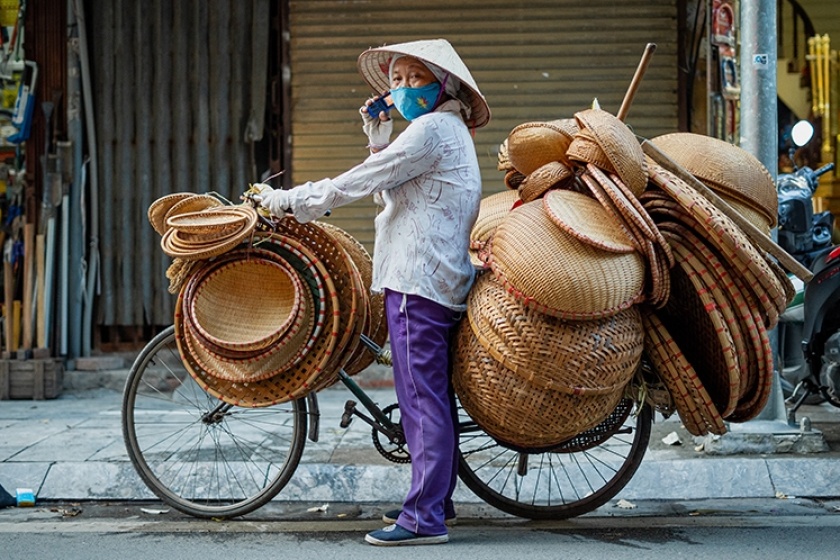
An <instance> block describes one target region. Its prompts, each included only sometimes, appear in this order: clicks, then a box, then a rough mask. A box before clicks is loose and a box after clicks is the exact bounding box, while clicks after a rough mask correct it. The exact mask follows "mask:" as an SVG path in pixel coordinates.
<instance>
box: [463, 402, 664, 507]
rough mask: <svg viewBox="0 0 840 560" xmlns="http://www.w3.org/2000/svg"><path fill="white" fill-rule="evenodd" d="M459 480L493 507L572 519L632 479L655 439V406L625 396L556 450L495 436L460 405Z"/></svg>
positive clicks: (598, 505)
mask: <svg viewBox="0 0 840 560" xmlns="http://www.w3.org/2000/svg"><path fill="white" fill-rule="evenodd" d="M459 415H460V418H459V424H460V426H459V427H460V443H459V453H460V461H459V470H458V475H459V477H460V478H461V480H462V481H463V482H464V483H465V484H466V485H467V487H469V488H470V490H472V491H473V492H474V493H475V494H476V495H477V496H478V497H479V498H481V499H482V500H484V501H485V502H487V503H488V504H490V505H491V506H493V507H496V508H498V509H500V510H501V511H504V512H505V513H510V514H511V515H516V516H519V517H525V518H529V519H567V518H569V517H575V516H578V515H583V514H584V513H588V512H590V511H592V510H594V509H597V508H598V507H600V506H602V505H604V504H605V503H606V502H607V501H608V500H609V499H610V498H612V497H614V496H615V495H616V494H617V493H618V492H619V491H620V490H621V489H622V488H624V486H626V485H627V483H628V482H629V481H630V479H631V478H632V476H633V474H634V473H635V472H636V469H637V468H638V467H639V464H641V462H642V459H643V458H644V454H645V451H646V450H647V445H648V441H649V440H650V429H651V422H652V412H651V408H650V407H649V406H642V407H641V408H638V405H636V404H635V403H634V402H633V401H632V400H630V399H624V400H622V401H621V402H620V403H619V404H618V407H617V408H616V409H615V410H614V411H613V412H612V413H611V414H610V416H609V417H608V418H607V419H606V420H604V421H603V422H602V423H601V424H599V425H598V426H596V427H595V428H593V429H591V430H588V431H586V432H584V433H582V434H579V435H577V436H575V437H574V438H572V439H571V440H569V441H567V442H565V443H563V444H560V445H558V446H555V447H552V448H550V449H520V448H516V447H515V446H512V445H509V444H506V443H504V442H500V441H498V440H496V439H494V438H493V437H491V436H489V435H488V434H487V433H485V432H484V430H482V429H481V427H479V426H478V425H477V424H476V423H475V422H474V421H473V420H472V419H470V418H469V416H467V414H466V412H465V411H464V410H463V409H459Z"/></svg>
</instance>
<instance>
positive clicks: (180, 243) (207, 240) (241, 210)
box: [160, 197, 258, 260]
mask: <svg viewBox="0 0 840 560" xmlns="http://www.w3.org/2000/svg"><path fill="white" fill-rule="evenodd" d="M208 198H210V197H208ZM184 202H189V199H187V200H185V201H184ZM224 211H225V212H226V213H230V214H231V215H235V216H239V217H242V218H244V219H243V220H241V221H240V222H239V225H238V226H234V228H233V229H232V230H231V233H229V234H225V235H224V236H222V237H218V236H216V235H215V234H208V235H207V236H203V235H202V234H189V236H188V237H186V238H185V237H183V235H182V234H181V232H180V231H179V230H178V229H176V228H169V229H168V230H167V231H166V233H164V234H163V237H162V238H161V240H160V246H161V249H163V252H164V253H166V254H167V255H169V256H170V257H173V258H181V259H185V260H199V259H209V258H212V257H216V256H218V255H221V254H223V253H226V252H227V251H230V250H231V249H233V248H234V247H236V246H237V245H239V244H240V243H242V242H243V241H245V239H247V238H248V237H249V236H251V235H252V234H253V233H254V228H255V227H256V224H257V220H258V214H257V211H256V210H255V209H254V208H252V207H250V206H245V205H239V206H228V207H226V208H225V209H224ZM218 212H221V210H219V211H218ZM176 215H177V214H176Z"/></svg>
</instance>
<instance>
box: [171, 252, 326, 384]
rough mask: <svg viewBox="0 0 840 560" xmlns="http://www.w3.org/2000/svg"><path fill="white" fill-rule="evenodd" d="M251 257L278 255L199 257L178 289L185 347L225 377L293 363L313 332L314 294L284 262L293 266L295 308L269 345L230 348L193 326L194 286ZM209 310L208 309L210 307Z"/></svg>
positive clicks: (261, 373)
mask: <svg viewBox="0 0 840 560" xmlns="http://www.w3.org/2000/svg"><path fill="white" fill-rule="evenodd" d="M253 259H257V260H259V261H262V262H272V263H275V262H278V259H280V257H278V256H277V255H276V254H274V253H272V252H269V251H258V250H241V251H233V252H230V253H227V254H225V255H223V256H222V257H220V258H219V259H218V260H214V261H201V262H202V263H203V266H201V267H200V269H199V270H197V271H196V272H195V273H194V274H193V275H192V276H191V277H190V278H189V280H188V281H187V283H186V284H185V286H184V288H183V289H182V290H181V292H180V300H179V301H181V304H182V306H183V307H182V308H181V309H180V310H179V313H180V315H181V322H182V327H183V336H184V339H185V342H186V344H187V347H188V349H189V351H190V352H191V353H192V354H193V357H194V359H195V360H196V361H197V362H198V363H199V364H201V366H202V367H203V368H205V369H206V370H207V371H208V372H209V373H210V374H211V375H214V376H215V377H218V378H220V379H223V380H226V381H260V380H263V379H267V378H269V377H271V376H273V375H277V374H279V373H282V372H283V371H285V370H287V369H288V368H290V367H292V366H294V365H295V364H297V362H299V361H300V360H301V359H302V357H303V355H304V354H305V353H306V352H308V351H309V350H310V349H311V346H310V345H308V340H309V338H310V337H311V336H312V334H313V329H314V326H315V321H316V314H317V312H316V309H315V304H314V296H313V294H312V292H310V290H309V288H308V286H306V287H304V283H303V282H302V277H301V276H300V275H299V273H298V272H297V270H296V269H294V268H293V267H292V266H291V264H288V263H286V264H288V266H289V267H290V268H293V269H294V270H295V272H294V278H295V280H297V282H296V289H297V290H298V293H297V295H298V296H299V304H298V309H297V312H296V313H295V315H294V317H293V321H292V322H291V323H290V324H289V326H288V328H287V329H286V330H285V332H283V333H282V335H281V336H280V337H278V338H277V339H276V340H274V341H273V342H271V343H270V344H269V345H267V346H264V347H259V348H254V349H232V348H228V347H225V346H220V345H218V344H217V341H216V340H211V339H208V338H207V336H206V332H205V331H204V330H203V329H199V328H198V327H197V325H196V323H197V321H196V317H195V312H194V307H195V306H194V305H193V303H194V301H195V297H196V296H195V294H196V292H197V288H199V287H200V286H201V285H202V284H203V283H204V281H205V280H206V279H207V278H209V277H212V275H213V274H214V273H215V272H216V271H218V270H220V269H224V268H225V267H230V266H238V265H240V264H241V263H242V262H243V261H245V260H253ZM234 290H235V288H234ZM210 311H211V312H212V309H210ZM319 319H320V317H319ZM246 322H247V321H246Z"/></svg>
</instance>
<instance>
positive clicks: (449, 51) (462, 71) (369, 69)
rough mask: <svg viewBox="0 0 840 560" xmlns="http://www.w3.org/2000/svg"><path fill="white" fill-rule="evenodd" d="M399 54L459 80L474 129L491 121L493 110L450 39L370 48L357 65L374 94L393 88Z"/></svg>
mask: <svg viewBox="0 0 840 560" xmlns="http://www.w3.org/2000/svg"><path fill="white" fill-rule="evenodd" d="M395 54H398V55H408V56H413V57H414V58H418V59H420V60H422V61H423V62H428V63H430V64H433V65H435V66H437V67H438V68H440V69H442V70H444V71H446V72H449V73H450V74H451V75H452V76H454V77H456V78H458V79H459V80H460V81H461V88H460V91H459V96H460V97H461V98H462V101H464V102H465V103H466V104H467V105H469V106H470V110H471V113H470V117H469V119H468V120H467V125H468V126H469V127H470V128H480V127H482V126H484V125H485V124H487V123H488V122H490V107H488V105H487V101H485V99H484V96H483V95H482V94H481V91H480V90H479V89H478V85H476V83H475V80H474V79H473V77H472V74H470V71H469V69H468V68H467V65H466V64H464V61H463V60H461V57H460V56H458V53H457V52H455V49H454V48H453V47H452V45H451V44H450V43H449V41H447V40H446V39H431V40H424V41H412V42H410V43H399V44H396V45H387V46H382V47H378V48H375V49H368V50H366V51H365V52H363V53H362V54H360V55H359V60H358V63H357V65H358V67H359V72H360V73H361V74H362V77H363V78H364V79H365V81H366V82H367V83H368V84H369V85H370V87H372V88H373V90H374V91H376V92H378V93H382V92H383V91H387V90H389V89H391V82H390V79H389V77H388V69H389V67H390V62H391V58H392V57H393V56H394V55H395Z"/></svg>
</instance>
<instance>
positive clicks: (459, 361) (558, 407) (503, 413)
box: [452, 321, 623, 449]
mask: <svg viewBox="0 0 840 560" xmlns="http://www.w3.org/2000/svg"><path fill="white" fill-rule="evenodd" d="M453 358H454V359H453V374H452V383H453V386H454V388H455V393H456V394H457V395H458V399H459V400H460V402H461V405H462V406H463V407H464V410H466V411H467V413H468V414H469V415H470V417H471V418H472V419H473V420H475V421H476V423H478V425H479V426H481V428H482V429H484V431H486V432H487V433H488V434H490V435H491V436H493V437H494V438H496V439H498V440H500V441H502V442H504V443H506V444H508V445H512V446H515V447H519V448H525V449H541V448H546V447H551V446H556V445H558V444H560V443H563V442H564V441H566V440H568V439H570V438H573V437H574V436H576V435H577V434H579V433H581V432H584V431H586V430H589V429H591V428H593V427H594V426H597V425H598V424H600V423H601V422H602V421H603V420H604V419H605V418H606V417H608V416H609V415H610V413H611V412H612V411H613V410H614V409H615V407H616V405H617V404H618V402H619V401H620V400H621V398H622V395H623V388H622V389H619V390H617V391H615V392H614V393H607V394H602V395H573V394H569V393H568V392H564V391H555V390H550V389H549V390H546V389H541V388H538V387H536V386H534V385H532V384H530V383H528V381H526V380H525V379H524V378H523V377H522V376H521V375H519V374H518V373H516V372H513V371H511V370H509V369H507V368H506V367H504V366H503V365H502V364H500V363H499V362H498V361H496V360H495V359H494V358H493V357H492V356H491V355H490V354H489V353H488V352H487V351H486V350H485V349H484V347H483V346H482V345H481V344H480V343H479V342H478V339H477V338H476V337H475V335H474V334H473V331H472V329H471V328H470V326H469V323H468V321H462V322H461V325H460V326H459V328H458V333H457V335H456V341H455V351H454V357H453Z"/></svg>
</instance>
